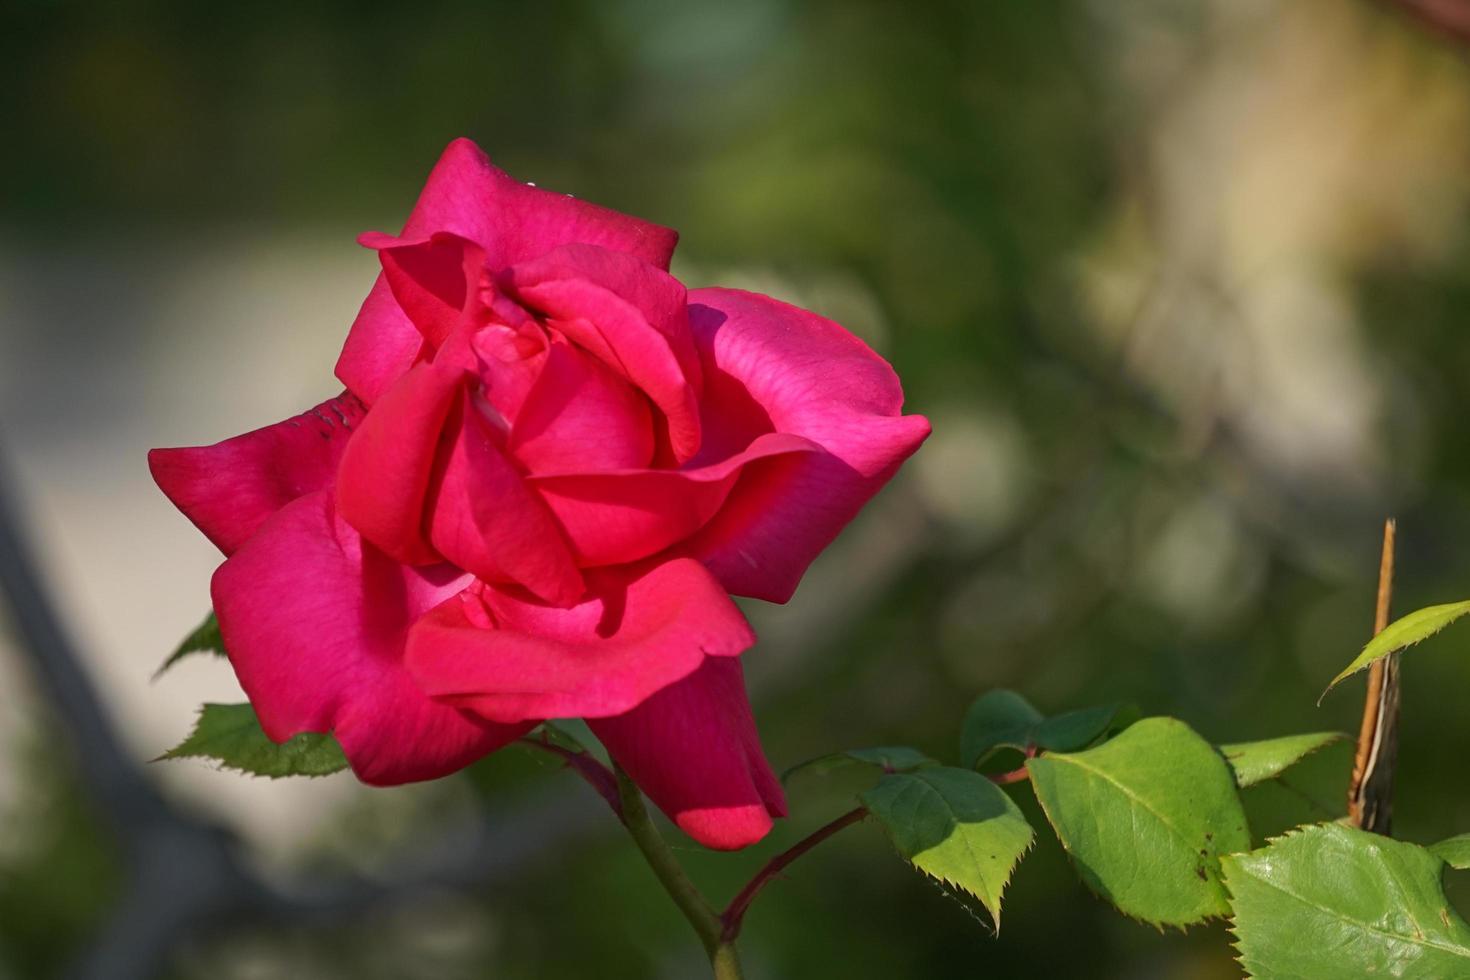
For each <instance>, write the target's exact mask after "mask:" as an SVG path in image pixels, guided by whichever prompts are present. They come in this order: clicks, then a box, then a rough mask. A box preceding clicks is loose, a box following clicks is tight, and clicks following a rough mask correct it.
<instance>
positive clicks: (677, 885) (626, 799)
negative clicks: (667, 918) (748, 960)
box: [613, 763, 741, 980]
mask: <svg viewBox="0 0 1470 980" xmlns="http://www.w3.org/2000/svg"><path fill="white" fill-rule="evenodd" d="M613 774H614V775H615V776H616V777H617V780H618V801H619V803H620V804H621V810H622V812H621V814H620V816H621V817H622V820H623V826H625V827H627V828H628V833H629V834H631V835H632V837H633V843H635V844H637V845H638V850H640V851H642V852H643V858H644V860H646V861H647V862H648V866H649V867H650V868H652V869H653V873H654V876H655V877H657V878H658V881H659V884H661V885H663V886H664V891H666V892H668V893H669V897H670V898H672V899H673V900H674V904H675V905H677V906H678V907H679V911H680V912H682V913H684V918H686V919H688V920H689V924H690V925H692V926H693V927H694V931H695V932H696V933H698V934H699V941H700V942H702V943H703V944H704V949H705V952H707V953H708V954H709V958H710V965H711V966H712V967H713V968H714V972H715V977H716V978H717V980H739V978H740V976H741V973H740V960H739V958H738V957H737V956H736V954H735V947H734V946H733V945H730V944H726V943H722V942H721V941H720V932H721V930H722V928H723V926H722V925H721V923H720V917H719V915H718V914H717V913H716V912H715V910H714V909H713V908H711V907H710V904H709V902H706V901H705V900H704V896H703V895H701V894H700V893H699V889H697V888H695V887H694V883H693V882H692V881H690V880H689V877H688V876H687V875H685V874H684V869H683V868H681V867H680V866H679V862H678V861H677V860H676V859H675V858H674V852H673V851H671V850H669V845H668V843H667V842H666V841H665V840H664V838H663V835H662V834H660V833H659V832H658V827H656V826H655V825H654V822H653V818H652V817H650V816H649V815H648V807H647V805H646V804H645V803H644V802H643V794H642V793H641V792H639V790H638V786H637V784H635V783H634V782H633V780H632V779H631V778H630V777H629V776H628V774H627V773H626V772H624V771H623V768H622V767H621V766H619V765H617V764H616V763H614V765H613Z"/></svg>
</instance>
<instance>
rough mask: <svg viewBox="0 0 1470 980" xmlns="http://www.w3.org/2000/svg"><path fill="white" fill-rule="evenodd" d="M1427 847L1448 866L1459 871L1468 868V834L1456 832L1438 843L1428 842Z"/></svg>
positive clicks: (1469, 864) (1469, 858) (1469, 839)
mask: <svg viewBox="0 0 1470 980" xmlns="http://www.w3.org/2000/svg"><path fill="white" fill-rule="evenodd" d="M1429 849H1430V850H1431V851H1432V852H1434V853H1435V854H1436V855H1438V857H1439V858H1440V859H1441V860H1442V861H1444V863H1445V864H1448V865H1449V866H1450V867H1452V868H1455V869H1456V870H1459V871H1464V870H1465V869H1466V868H1470V834H1457V835H1456V836H1454V837H1448V838H1446V839H1444V840H1442V841H1440V842H1439V843H1438V844H1430V845H1429Z"/></svg>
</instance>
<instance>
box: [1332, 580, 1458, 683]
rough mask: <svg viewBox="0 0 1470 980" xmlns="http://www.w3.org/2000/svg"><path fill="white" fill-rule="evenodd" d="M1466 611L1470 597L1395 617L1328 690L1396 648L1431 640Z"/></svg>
mask: <svg viewBox="0 0 1470 980" xmlns="http://www.w3.org/2000/svg"><path fill="white" fill-rule="evenodd" d="M1466 613H1470V600H1467V601H1465V602H1447V603H1445V604H1444V605H1442V606H1426V607H1424V608H1423V609H1418V610H1415V611H1414V612H1411V613H1409V615H1407V616H1405V617H1404V618H1402V619H1396V620H1394V621H1393V622H1392V623H1389V624H1388V626H1386V627H1384V630H1383V632H1382V633H1379V634H1378V635H1377V636H1375V637H1373V639H1372V640H1370V641H1368V645H1367V646H1365V647H1364V648H1363V652H1362V653H1360V654H1358V655H1357V657H1355V658H1354V659H1353V662H1352V663H1350V664H1348V665H1347V666H1346V667H1345V668H1343V671H1342V673H1340V674H1338V675H1337V676H1336V677H1334V678H1332V683H1330V684H1328V685H1327V691H1331V690H1332V689H1333V688H1334V687H1336V686H1337V685H1338V683H1339V682H1340V681H1341V680H1342V679H1343V678H1344V677H1347V676H1349V675H1351V674H1355V673H1357V672H1358V671H1360V670H1362V669H1363V668H1364V667H1366V666H1368V665H1369V664H1371V663H1372V662H1373V661H1375V660H1381V659H1382V658H1384V657H1386V656H1388V655H1389V654H1390V653H1393V652H1394V651H1395V650H1402V649H1403V648H1404V647H1409V646H1413V645H1414V644H1415V643H1418V642H1419V641H1420V640H1426V639H1428V638H1429V637H1431V636H1433V635H1434V634H1436V633H1438V632H1439V631H1440V630H1442V629H1444V628H1445V627H1446V626H1448V625H1450V624H1451V623H1453V622H1454V621H1455V620H1457V619H1459V618H1460V617H1461V616H1463V615H1465V614H1466ZM1327 691H1323V692H1322V697H1323V698H1325V697H1326V696H1327ZM1317 703H1318V704H1321V703H1322V698H1318V699H1317Z"/></svg>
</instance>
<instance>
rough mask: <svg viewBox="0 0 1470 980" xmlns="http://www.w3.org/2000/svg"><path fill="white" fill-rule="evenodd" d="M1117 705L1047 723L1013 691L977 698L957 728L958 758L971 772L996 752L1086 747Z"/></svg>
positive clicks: (1119, 707) (1110, 719)
mask: <svg viewBox="0 0 1470 980" xmlns="http://www.w3.org/2000/svg"><path fill="white" fill-rule="evenodd" d="M1122 709H1123V706H1122V705H1121V704H1106V705H1102V706H1100V707H1096V708H1082V709H1080V710H1078V711H1068V712H1066V713H1065V714H1060V715H1055V716H1053V717H1051V718H1047V717H1046V716H1045V715H1043V714H1042V713H1041V712H1040V711H1037V710H1036V708H1034V707H1033V706H1032V705H1031V703H1030V702H1029V701H1027V700H1026V699H1025V698H1023V697H1021V695H1019V694H1017V693H1016V692H1014V691H1007V690H1004V689H996V690H994V691H987V692H986V693H984V694H982V695H980V697H978V698H976V699H975V701H974V703H973V704H971V705H970V708H969V710H968V711H966V712H965V720H964V724H963V726H962V727H961V729H960V759H961V760H963V762H964V763H965V765H966V766H968V767H969V768H971V769H974V768H975V767H977V766H979V765H980V764H982V763H983V762H985V761H986V760H987V759H989V758H990V757H991V756H992V755H994V754H995V753H996V752H997V751H999V750H1000V749H1003V748H1012V749H1018V750H1021V751H1024V750H1025V749H1026V748H1027V747H1028V746H1036V747H1038V748H1043V749H1049V750H1051V751H1054V752H1071V751H1075V750H1076V749H1082V748H1086V747H1087V746H1088V745H1090V744H1092V743H1093V742H1094V741H1096V740H1097V739H1098V737H1100V736H1101V735H1102V734H1104V733H1105V732H1106V731H1107V730H1108V728H1109V727H1110V726H1111V725H1112V724H1113V721H1114V719H1116V718H1117V717H1118V715H1119V714H1120V712H1121V711H1122Z"/></svg>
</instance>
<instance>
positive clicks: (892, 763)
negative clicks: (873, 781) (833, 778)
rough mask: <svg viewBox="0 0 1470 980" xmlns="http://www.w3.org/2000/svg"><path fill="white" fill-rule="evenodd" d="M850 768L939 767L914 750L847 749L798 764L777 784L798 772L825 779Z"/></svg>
mask: <svg viewBox="0 0 1470 980" xmlns="http://www.w3.org/2000/svg"><path fill="white" fill-rule="evenodd" d="M851 765H864V766H873V767H876V768H878V769H881V770H883V771H884V772H909V771H910V770H913V769H922V768H924V767H925V766H937V765H939V763H938V762H937V761H936V760H934V759H931V758H929V757H928V756H927V755H925V754H924V753H922V752H920V751H919V750H918V749H914V748H910V747H909V746H907V745H886V746H882V747H881V748H876V749H848V750H847V751H845V752H833V753H831V754H830V755H822V756H818V757H817V758H815V759H808V760H807V761H805V762H799V763H797V764H796V765H794V766H792V767H791V768H790V769H787V770H786V771H785V772H784V773H782V774H781V782H783V783H784V782H786V781H787V780H789V779H790V778H791V777H792V776H794V775H796V774H797V773H798V772H806V771H808V770H809V771H811V772H813V773H815V774H817V775H818V776H825V775H826V774H827V773H829V772H831V771H832V770H834V769H840V768H842V767H843V766H851Z"/></svg>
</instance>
